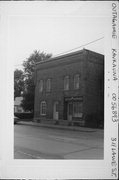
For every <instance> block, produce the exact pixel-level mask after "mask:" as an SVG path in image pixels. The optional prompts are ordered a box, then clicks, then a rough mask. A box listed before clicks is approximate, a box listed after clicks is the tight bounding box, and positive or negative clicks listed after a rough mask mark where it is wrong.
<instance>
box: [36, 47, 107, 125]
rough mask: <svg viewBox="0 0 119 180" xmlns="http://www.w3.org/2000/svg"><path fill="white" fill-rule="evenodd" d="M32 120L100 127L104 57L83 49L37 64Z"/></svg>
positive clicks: (102, 102) (101, 120)
mask: <svg viewBox="0 0 119 180" xmlns="http://www.w3.org/2000/svg"><path fill="white" fill-rule="evenodd" d="M34 120H35V121H37V122H41V121H44V122H46V120H47V122H50V123H59V124H62V123H64V124H67V125H79V126H87V127H103V124H104V56H103V55H102V54H99V53H96V52H93V51H90V50H87V49H83V50H80V51H77V52H73V53H69V54H65V55H62V56H58V57H54V58H51V59H49V60H47V61H44V62H40V63H38V64H37V65H36V70H35V107H34Z"/></svg>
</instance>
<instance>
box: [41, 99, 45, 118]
mask: <svg viewBox="0 0 119 180" xmlns="http://www.w3.org/2000/svg"><path fill="white" fill-rule="evenodd" d="M41 115H46V102H45V101H42V102H41Z"/></svg>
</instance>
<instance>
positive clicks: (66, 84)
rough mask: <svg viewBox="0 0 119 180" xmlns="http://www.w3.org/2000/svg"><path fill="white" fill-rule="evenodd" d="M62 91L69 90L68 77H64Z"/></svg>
mask: <svg viewBox="0 0 119 180" xmlns="http://www.w3.org/2000/svg"><path fill="white" fill-rule="evenodd" d="M64 90H69V76H65V77H64Z"/></svg>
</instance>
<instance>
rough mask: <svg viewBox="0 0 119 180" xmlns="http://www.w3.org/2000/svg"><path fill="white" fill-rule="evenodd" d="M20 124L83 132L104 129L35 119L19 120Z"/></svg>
mask: <svg viewBox="0 0 119 180" xmlns="http://www.w3.org/2000/svg"><path fill="white" fill-rule="evenodd" d="M18 124H21V125H28V126H36V127H46V128H55V129H66V130H73V131H80V132H81V131H82V132H102V131H104V130H103V129H94V128H87V127H78V126H64V125H54V124H44V123H37V122H33V121H29V122H27V121H19V122H18Z"/></svg>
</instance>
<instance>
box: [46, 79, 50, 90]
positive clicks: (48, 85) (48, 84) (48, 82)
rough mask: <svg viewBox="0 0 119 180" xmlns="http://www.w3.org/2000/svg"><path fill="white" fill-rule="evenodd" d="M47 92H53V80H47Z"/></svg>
mask: <svg viewBox="0 0 119 180" xmlns="http://www.w3.org/2000/svg"><path fill="white" fill-rule="evenodd" d="M46 90H47V91H48V92H49V91H50V90H51V79H47V82H46Z"/></svg>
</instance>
